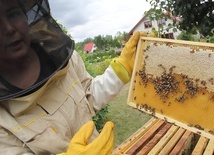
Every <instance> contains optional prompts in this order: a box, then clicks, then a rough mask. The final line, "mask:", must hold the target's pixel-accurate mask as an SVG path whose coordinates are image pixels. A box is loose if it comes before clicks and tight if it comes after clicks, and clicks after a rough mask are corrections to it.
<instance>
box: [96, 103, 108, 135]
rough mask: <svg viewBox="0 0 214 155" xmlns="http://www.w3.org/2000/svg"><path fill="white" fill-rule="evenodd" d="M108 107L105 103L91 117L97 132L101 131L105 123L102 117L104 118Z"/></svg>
mask: <svg viewBox="0 0 214 155" xmlns="http://www.w3.org/2000/svg"><path fill="white" fill-rule="evenodd" d="M108 107H109V104H106V105H105V106H103V107H102V109H101V110H100V111H98V112H97V114H96V116H94V117H93V121H94V123H95V126H96V129H97V131H98V132H100V131H101V129H102V128H103V126H104V124H105V122H104V119H105V118H106V114H107V113H108V112H109V110H108Z"/></svg>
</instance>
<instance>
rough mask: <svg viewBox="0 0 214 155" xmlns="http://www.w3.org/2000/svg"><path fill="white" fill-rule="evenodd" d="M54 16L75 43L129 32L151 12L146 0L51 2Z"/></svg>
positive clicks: (58, 0) (53, 0) (51, 0)
mask: <svg viewBox="0 0 214 155" xmlns="http://www.w3.org/2000/svg"><path fill="white" fill-rule="evenodd" d="M49 3H50V7H51V13H52V16H53V17H54V18H55V19H57V21H58V22H59V23H60V24H62V25H63V26H64V27H65V28H66V29H67V31H68V32H69V34H70V35H71V36H72V37H73V39H74V40H75V42H81V41H84V39H86V38H94V37H95V36H98V35H103V36H105V35H112V36H115V35H116V34H117V32H118V31H120V32H124V31H125V32H129V31H130V30H131V29H132V28H133V27H134V26H135V25H136V24H137V22H138V21H139V20H140V19H141V18H142V16H143V14H144V12H145V11H148V10H149V9H150V4H149V3H148V2H146V0H77V1H76V0H49Z"/></svg>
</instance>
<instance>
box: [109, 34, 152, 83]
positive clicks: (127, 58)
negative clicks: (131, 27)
mask: <svg viewBox="0 0 214 155" xmlns="http://www.w3.org/2000/svg"><path fill="white" fill-rule="evenodd" d="M140 36H145V37H146V36H148V37H154V34H152V35H151V34H148V35H147V33H146V32H135V33H134V34H133V35H132V37H131V38H130V39H129V41H128V42H127V43H126V45H125V47H124V49H123V51H122V52H121V55H120V56H119V57H118V58H115V59H113V60H112V61H111V63H110V65H111V67H112V68H113V70H114V72H115V73H116V74H117V76H118V77H119V79H120V80H121V81H123V83H127V82H129V81H130V79H131V76H132V71H133V67H134V61H135V55H136V50H137V44H138V41H139V38H140Z"/></svg>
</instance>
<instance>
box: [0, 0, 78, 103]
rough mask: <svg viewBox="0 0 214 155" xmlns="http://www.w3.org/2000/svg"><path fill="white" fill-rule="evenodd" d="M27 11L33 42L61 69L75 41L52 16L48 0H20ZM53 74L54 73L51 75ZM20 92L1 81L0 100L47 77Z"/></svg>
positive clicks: (22, 92)
mask: <svg viewBox="0 0 214 155" xmlns="http://www.w3.org/2000/svg"><path fill="white" fill-rule="evenodd" d="M18 3H19V5H20V6H21V8H22V10H23V12H25V14H26V17H27V20H28V24H29V26H30V37H31V43H33V44H38V45H39V46H41V48H43V50H44V51H45V52H47V54H48V55H49V57H50V58H51V59H52V60H53V62H54V63H55V66H56V67H57V70H56V71H58V70H60V69H61V68H62V67H63V66H65V64H66V63H67V62H68V60H69V59H70V57H71V55H72V53H73V50H74V41H73V40H71V38H70V37H68V36H67V35H65V34H64V33H63V31H62V30H61V28H60V27H59V25H58V24H57V22H56V21H55V20H54V19H53V18H52V17H51V13H50V7H49V3H48V0H18ZM51 76H52V75H51ZM49 78H50V77H48V78H46V79H44V80H42V81H40V82H39V83H37V84H35V85H33V86H32V87H30V88H28V89H25V90H22V91H20V92H16V93H12V92H10V90H9V89H8V88H6V87H5V86H4V84H3V83H2V82H1V81H0V101H3V100H6V99H9V98H14V97H17V96H20V95H22V94H25V93H27V92H29V91H31V90H32V89H35V88H36V87H39V86H40V85H42V84H44V82H45V81H47V79H49Z"/></svg>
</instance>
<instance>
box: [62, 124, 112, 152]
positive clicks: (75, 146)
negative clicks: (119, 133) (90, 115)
mask: <svg viewBox="0 0 214 155" xmlns="http://www.w3.org/2000/svg"><path fill="white" fill-rule="evenodd" d="M113 128H114V124H113V123H112V122H110V121H109V122H107V123H106V124H105V126H104V128H103V130H102V132H101V133H100V135H99V136H98V137H97V138H96V139H94V140H93V141H92V142H91V143H89V144H88V141H89V139H90V137H91V135H92V134H93V131H94V122H93V121H89V122H87V123H86V124H84V125H83V126H82V127H81V128H80V130H79V131H78V132H77V133H76V134H75V135H74V137H73V138H72V140H71V142H70V144H69V148H68V150H67V152H66V153H62V154H58V155H110V154H111V153H112V151H113V146H114V132H113Z"/></svg>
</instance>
